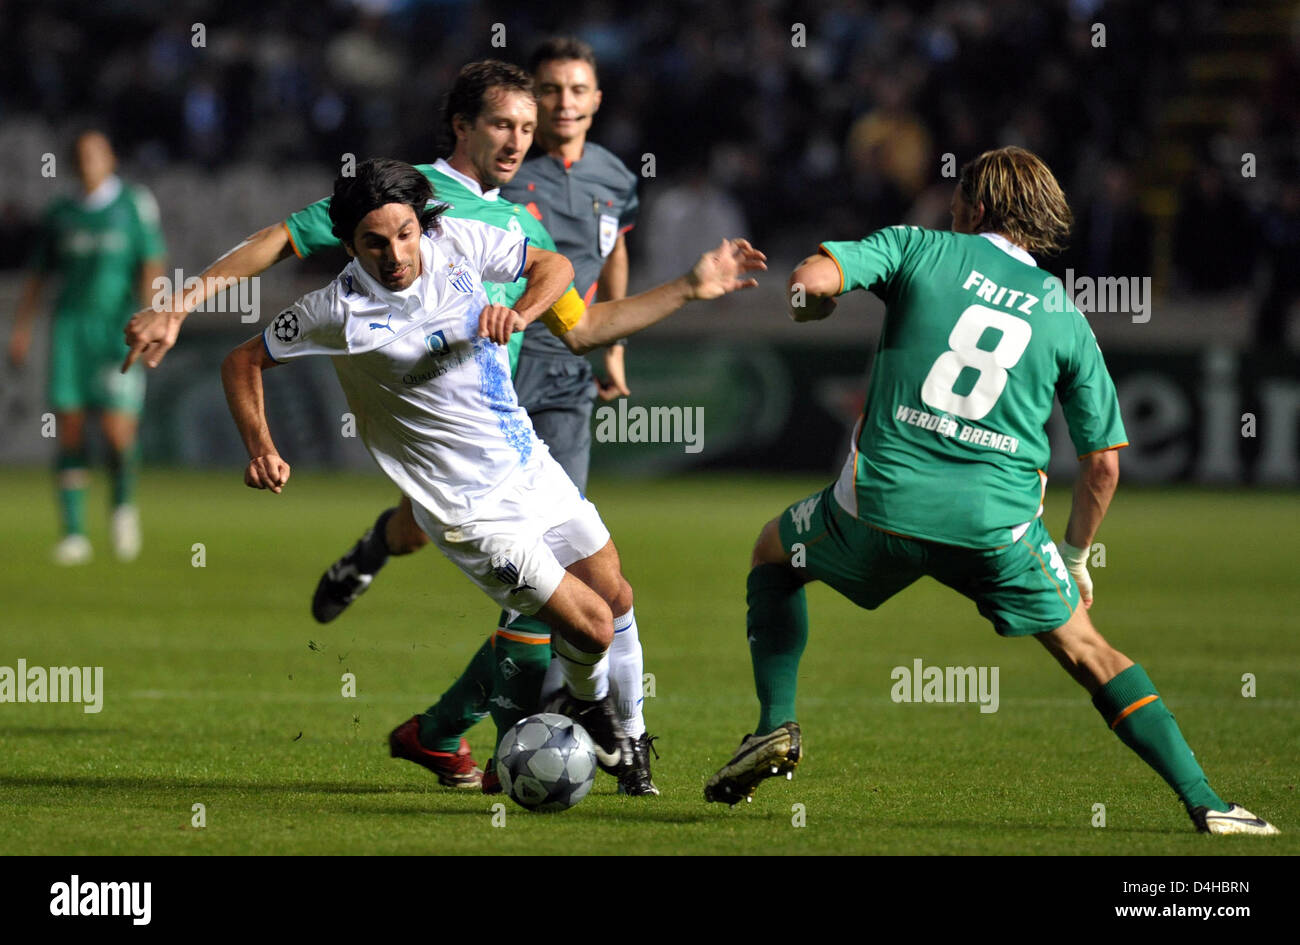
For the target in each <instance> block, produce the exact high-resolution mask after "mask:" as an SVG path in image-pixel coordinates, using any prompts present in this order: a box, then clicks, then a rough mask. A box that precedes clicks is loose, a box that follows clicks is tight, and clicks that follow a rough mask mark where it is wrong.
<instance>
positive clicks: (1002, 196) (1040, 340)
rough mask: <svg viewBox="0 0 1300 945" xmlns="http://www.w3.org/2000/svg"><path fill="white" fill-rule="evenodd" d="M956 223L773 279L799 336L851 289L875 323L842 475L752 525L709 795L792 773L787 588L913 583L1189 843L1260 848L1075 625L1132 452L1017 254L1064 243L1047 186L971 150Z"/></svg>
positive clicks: (1084, 346) (1086, 602)
mask: <svg viewBox="0 0 1300 945" xmlns="http://www.w3.org/2000/svg"><path fill="white" fill-rule="evenodd" d="M952 218H953V223H952V232H948V233H945V232H941V231H937V230H926V229H921V228H919V227H914V226H912V227H908V226H895V227H890V228H887V229H883V230H878V231H877V232H875V233H873V234H872V235H871V236H869V237H867V238H866V239H864V240H861V241H858V242H845V243H823V244H822V245H821V248H820V250H821V254H820V255H818V256H812V257H809V258H808V259H805V260H804V261H803V262H802V263H801V264H800V265H799V266H798V268H796V269H795V271H794V273H793V274H792V275H791V277H790V283H789V290H790V297H789V302H790V312H791V316H792V317H793V318H794V319H795V320H796V321H810V320H814V319H821V318H825V317H826V316H828V315H830V314H831V312H832V311H834V309H835V298H836V297H837V296H839V295H842V294H843V293H845V292H850V291H853V290H854V289H866V290H868V291H870V292H873V293H875V294H876V295H878V296H879V297H880V298H881V299H882V300H883V301H884V302H885V306H886V315H885V323H884V326H883V328H882V329H881V338H880V343H879V346H878V351H877V356H876V360H875V363H874V364H873V366H872V371H871V382H870V390H869V392H868V396H867V404H866V407H865V409H864V411H863V414H862V417H861V419H860V420H859V421H858V425H857V428H856V429H855V430H854V433H853V442H852V449H851V451H850V453H849V457H848V460H847V462H846V463H845V465H844V470H843V472H842V474H841V475H840V478H839V479H838V480H837V481H836V482H835V483H833V484H831V485H830V486H827V487H826V488H825V489H822V490H819V491H818V492H816V493H814V494H813V495H811V496H808V497H807V498H805V499H803V500H801V501H799V502H796V503H795V504H794V505H792V506H790V507H789V508H788V509H787V510H786V511H785V512H783V513H782V514H781V515H780V516H778V517H777V518H774V519H772V521H770V522H768V523H767V524H766V525H765V526H764V527H763V529H762V532H761V533H760V534H759V537H758V541H757V542H756V544H755V546H754V554H753V565H752V570H751V571H750V573H749V579H748V596H747V600H748V607H749V612H748V618H747V626H748V636H749V646H750V656H751V659H752V661H753V666H754V680H755V686H756V689H757V692H758V698H759V705H760V713H759V721H758V726H757V728H755V730H754V734H752V735H748V736H746V737H745V738H744V739H743V740H742V741H741V745H740V749H739V750H738V751H737V753H736V754H735V756H734V757H733V758H732V759H731V761H730V762H728V763H727V764H726V765H725V766H723V768H722V769H721V770H720V771H718V773H717V774H715V775H714V776H713V777H712V778H710V779H709V781H708V783H707V785H706V786H705V789H704V795H705V799H706V800H709V801H725V802H727V803H729V804H735V803H736V802H737V801H739V800H740V799H742V798H745V799H749V798H750V797H751V796H752V794H753V792H754V790H755V788H756V787H757V785H758V783H759V781H761V780H763V779H764V778H767V777H772V776H774V775H777V774H783V773H784V774H786V775H787V776H788V775H790V774H791V773H793V771H794V768H795V766H796V765H797V764H798V763H799V760H800V758H801V756H802V753H803V747H802V744H801V739H802V735H801V732H800V729H799V725H798V723H797V722H796V721H795V707H794V705H795V686H796V682H797V678H798V668H799V658H800V656H801V654H802V653H803V649H804V646H805V644H806V642H807V639H808V613H807V606H806V603H805V599H804V590H803V587H804V585H805V584H807V583H809V582H811V581H824V582H825V583H827V584H829V585H830V586H831V587H833V588H835V590H837V591H839V592H840V593H841V594H843V595H844V596H845V597H847V598H849V599H850V600H852V601H853V602H854V603H856V604H858V605H859V606H861V607H864V608H866V609H868V610H874V609H875V608H877V607H879V606H880V605H881V604H882V603H884V602H885V601H886V600H888V599H889V598H890V597H892V596H893V595H894V594H896V593H898V592H899V591H901V590H902V589H903V588H905V587H907V586H908V585H909V584H911V583H912V582H914V581H916V580H917V579H918V578H920V577H922V576H923V575H929V576H931V577H933V578H935V579H936V580H938V581H940V582H941V583H943V584H946V585H947V586H949V587H951V588H953V589H954V590H956V591H959V592H960V593H962V594H964V595H966V596H967V597H969V598H970V599H972V600H973V601H974V602H975V604H976V606H977V608H978V609H979V612H980V613H981V614H982V615H984V616H985V617H987V618H988V619H989V620H990V621H991V622H992V624H993V626H994V629H995V630H996V631H997V632H998V633H999V634H1001V635H1003V636H1034V637H1036V638H1037V639H1038V641H1039V642H1040V643H1042V644H1043V646H1044V647H1046V649H1047V651H1048V652H1049V653H1051V654H1052V655H1053V656H1054V657H1056V659H1057V660H1058V661H1059V662H1060V663H1061V665H1062V666H1063V667H1064V668H1065V670H1066V671H1067V672H1068V673H1069V674H1070V675H1071V677H1073V678H1074V680H1075V681H1076V682H1078V683H1079V684H1080V685H1082V686H1083V687H1084V688H1085V689H1086V690H1087V691H1088V693H1089V694H1090V695H1091V696H1092V702H1093V705H1094V706H1095V707H1096V708H1097V710H1098V712H1100V713H1101V716H1102V718H1103V719H1104V720H1105V722H1106V724H1107V725H1108V726H1109V727H1110V728H1111V730H1112V731H1114V732H1115V734H1116V735H1117V736H1118V737H1119V738H1120V739H1121V740H1122V741H1123V742H1124V743H1125V744H1126V745H1128V746H1129V747H1130V748H1132V749H1133V750H1134V751H1136V752H1137V753H1138V755H1139V756H1141V758H1142V759H1143V760H1144V761H1146V762H1147V763H1148V764H1149V765H1150V766H1151V767H1152V768H1154V769H1155V770H1156V772H1157V773H1159V774H1160V776H1161V777H1163V778H1164V779H1165V781H1166V782H1168V784H1169V785H1170V787H1172V788H1173V789H1174V791H1175V792H1176V793H1177V794H1178V797H1179V799H1180V800H1182V802H1183V804H1184V805H1185V806H1186V808H1187V811H1188V814H1189V815H1190V816H1191V819H1192V822H1193V823H1194V824H1195V825H1196V827H1197V829H1198V830H1201V831H1204V832H1209V833H1250V834H1261V835H1262V834H1270V833H1276V832H1277V831H1276V828H1274V827H1273V826H1272V825H1271V824H1269V823H1267V822H1266V821H1264V820H1262V819H1260V818H1258V817H1256V816H1255V815H1254V814H1252V813H1250V812H1249V811H1247V810H1245V809H1244V808H1242V807H1240V806H1239V805H1236V804H1229V803H1226V802H1225V801H1223V799H1222V798H1220V797H1219V795H1218V794H1216V793H1215V792H1214V791H1213V790H1212V789H1211V788H1210V785H1209V782H1208V781H1207V780H1206V777H1205V774H1204V773H1203V772H1202V770H1201V767H1200V765H1199V764H1198V763H1197V761H1196V759H1195V757H1193V755H1192V751H1191V749H1190V748H1189V747H1188V745H1187V742H1186V741H1185V740H1184V739H1183V735H1182V732H1181V731H1180V730H1179V728H1178V724H1177V723H1176V722H1175V721H1174V717H1173V715H1172V714H1171V713H1170V711H1169V710H1168V709H1167V708H1166V707H1165V704H1164V701H1163V700H1162V699H1161V698H1160V696H1159V694H1158V693H1157V692H1156V689H1155V686H1154V685H1153V684H1152V682H1151V680H1150V679H1149V678H1148V677H1147V674H1146V671H1145V670H1143V668H1142V667H1141V666H1139V665H1137V664H1135V663H1134V662H1133V661H1132V660H1130V659H1129V658H1128V657H1127V656H1125V655H1124V654H1123V653H1121V652H1119V651H1118V650H1116V649H1114V648H1113V647H1112V646H1111V645H1110V644H1109V643H1107V642H1106V641H1105V640H1104V639H1103V638H1102V636H1101V634H1099V633H1098V632H1097V630H1096V628H1095V627H1094V626H1093V624H1092V621H1091V620H1090V619H1089V616H1088V608H1089V607H1091V606H1092V601H1093V593H1092V580H1091V578H1090V577H1089V575H1088V569H1087V560H1088V553H1089V549H1090V548H1091V547H1092V541H1093V538H1094V536H1095V535H1096V533H1097V529H1098V528H1099V527H1100V525H1101V521H1102V518H1103V517H1104V516H1105V514H1106V510H1107V508H1108V507H1109V505H1110V500H1111V497H1112V496H1113V495H1114V493H1115V488H1116V485H1117V484H1118V482H1119V458H1118V450H1119V449H1120V448H1121V447H1123V446H1126V445H1127V443H1128V440H1127V436H1126V434H1125V431H1124V425H1123V423H1122V421H1121V419H1120V412H1119V402H1118V400H1117V398H1116V396H1115V385H1114V384H1113V383H1112V381H1111V378H1110V374H1109V373H1108V372H1107V370H1106V364H1105V361H1104V360H1103V359H1102V355H1101V351H1100V349H1099V348H1098V346H1097V342H1096V339H1095V338H1094V337H1093V334H1092V330H1091V328H1090V327H1089V325H1088V323H1087V321H1086V320H1085V319H1084V317H1083V316H1082V315H1081V314H1080V313H1079V312H1078V310H1077V309H1075V308H1074V306H1073V305H1072V304H1071V303H1070V301H1069V299H1068V298H1067V297H1066V296H1065V294H1064V292H1063V291H1062V290H1061V287H1060V285H1059V282H1058V281H1057V280H1055V279H1052V278H1050V277H1049V278H1047V279H1044V276H1043V274H1042V272H1041V271H1040V270H1039V269H1038V268H1037V266H1036V264H1035V262H1034V260H1033V257H1032V256H1030V253H1031V252H1036V253H1043V252H1054V251H1059V250H1060V248H1061V245H1062V242H1063V241H1064V239H1065V237H1066V236H1067V235H1068V233H1069V229H1070V225H1071V221H1072V216H1071V213H1070V208H1069V206H1068V205H1067V204H1066V201H1065V196H1064V194H1063V193H1062V192H1061V189H1060V186H1059V185H1058V184H1057V182H1056V179H1055V177H1053V175H1052V173H1051V171H1050V170H1048V168H1047V166H1046V165H1045V164H1044V163H1043V162H1042V161H1041V160H1039V159H1038V158H1037V157H1036V156H1034V155H1033V154H1031V153H1030V152H1028V151H1025V150H1023V149H1020V148H1002V149H1000V150H996V151H988V152H985V153H984V154H982V155H980V156H979V157H978V158H977V159H975V160H974V161H972V162H971V163H969V164H967V165H966V166H965V167H964V168H962V172H961V177H960V181H959V183H958V185H957V187H956V189H955V190H954V192H953V197H952ZM1057 396H1059V397H1060V400H1061V407H1062V409H1063V411H1064V414H1065V419H1066V422H1067V424H1068V426H1069V430H1070V437H1071V439H1072V441H1073V443H1074V446H1075V449H1076V450H1077V451H1078V455H1079V475H1078V477H1077V479H1076V480H1075V486H1074V500H1073V503H1072V505H1071V508H1070V517H1069V522H1068V524H1067V525H1066V529H1065V542H1064V543H1063V544H1062V546H1061V548H1060V549H1059V550H1058V549H1057V547H1056V545H1055V544H1054V543H1053V541H1052V539H1051V536H1050V535H1049V534H1048V532H1047V528H1046V527H1045V526H1044V525H1043V522H1042V519H1041V516H1042V513H1043V505H1042V500H1043V495H1044V490H1045V488H1046V484H1047V476H1046V474H1044V473H1043V472H1042V470H1043V469H1046V468H1047V464H1048V458H1049V454H1050V448H1049V445H1048V440H1047V434H1046V432H1045V430H1044V427H1045V425H1046V423H1047V420H1048V416H1049V415H1050V414H1051V411H1052V403H1053V400H1054V398H1055V397H1057Z"/></svg>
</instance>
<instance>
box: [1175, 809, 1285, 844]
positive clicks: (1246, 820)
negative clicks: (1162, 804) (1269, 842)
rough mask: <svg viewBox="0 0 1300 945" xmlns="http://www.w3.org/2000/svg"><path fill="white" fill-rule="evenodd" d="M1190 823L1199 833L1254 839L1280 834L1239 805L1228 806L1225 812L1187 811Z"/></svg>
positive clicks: (1261, 818) (1270, 825) (1260, 818)
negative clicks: (1239, 834) (1231, 834)
mask: <svg viewBox="0 0 1300 945" xmlns="http://www.w3.org/2000/svg"><path fill="white" fill-rule="evenodd" d="M1188 813H1189V814H1191V817H1192V823H1194V824H1196V829H1197V830H1199V831H1200V832H1201V833H1214V834H1228V833H1244V834H1251V835H1252V836H1256V837H1272V836H1276V835H1277V834H1279V833H1281V832H1282V831H1280V830H1278V829H1277V828H1276V827H1274V826H1273V825H1272V824H1270V823H1269V822H1268V821H1267V820H1265V819H1264V818H1263V817H1256V816H1255V815H1254V814H1252V813H1251V812H1250V811H1248V810H1246V808H1244V807H1242V806H1241V805H1240V804H1229V805H1228V809H1227V810H1225V811H1219V810H1210V809H1209V808H1208V807H1196V808H1193V809H1192V810H1190V811H1188Z"/></svg>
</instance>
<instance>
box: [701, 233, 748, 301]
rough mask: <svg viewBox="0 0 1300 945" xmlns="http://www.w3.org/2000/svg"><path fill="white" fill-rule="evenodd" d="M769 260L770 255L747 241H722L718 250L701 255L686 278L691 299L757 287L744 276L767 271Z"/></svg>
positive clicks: (707, 297) (717, 295)
mask: <svg viewBox="0 0 1300 945" xmlns="http://www.w3.org/2000/svg"><path fill="white" fill-rule="evenodd" d="M766 260H767V256H765V255H764V254H763V253H760V252H759V251H758V250H756V249H755V248H754V247H753V246H750V245H749V241H748V240H723V241H722V243H721V245H719V246H718V248H717V249H712V250H709V251H708V252H707V253H705V254H704V255H703V256H701V257H700V258H699V260H697V261H696V263H695V266H694V268H693V269H691V271H690V274H689V275H688V276H687V279H688V281H689V282H690V284H691V297H692V298H695V299H716V298H718V297H719V296H721V295H726V294H727V293H728V292H735V291H736V290H738V289H747V288H750V287H751V286H756V285H758V280H757V279H754V278H745V277H744V276H745V273H748V272H761V271H763V270H765V269H766V268H767V262H766Z"/></svg>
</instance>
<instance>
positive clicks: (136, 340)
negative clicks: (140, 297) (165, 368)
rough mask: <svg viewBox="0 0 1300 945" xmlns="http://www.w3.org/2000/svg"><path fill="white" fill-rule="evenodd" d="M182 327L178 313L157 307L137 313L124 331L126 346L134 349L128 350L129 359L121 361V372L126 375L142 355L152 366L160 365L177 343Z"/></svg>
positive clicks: (127, 357) (146, 362) (145, 361)
mask: <svg viewBox="0 0 1300 945" xmlns="http://www.w3.org/2000/svg"><path fill="white" fill-rule="evenodd" d="M180 330H181V317H180V315H179V314H177V313H176V312H170V311H165V310H159V309H156V308H145V309H141V310H140V311H138V312H136V313H135V314H134V315H132V316H131V320H130V321H129V322H127V323H126V328H125V330H124V334H125V335H126V345H127V347H128V348H130V349H131V350H130V351H128V352H127V353H126V360H125V361H123V362H122V373H123V374H125V373H126V371H127V369H128V368H130V367H131V365H132V364H134V363H135V362H136V359H137V358H140V357H143V358H144V363H145V364H147V365H149V367H151V368H155V367H157V366H158V364H159V363H160V362H161V361H162V359H163V357H164V356H165V355H166V354H167V352H168V351H170V350H171V349H172V346H173V345H174V344H176V336H177V335H179V334H180Z"/></svg>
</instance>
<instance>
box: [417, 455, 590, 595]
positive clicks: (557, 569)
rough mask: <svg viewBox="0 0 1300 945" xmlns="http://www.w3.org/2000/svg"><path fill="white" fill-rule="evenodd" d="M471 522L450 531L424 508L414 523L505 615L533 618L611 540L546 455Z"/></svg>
mask: <svg viewBox="0 0 1300 945" xmlns="http://www.w3.org/2000/svg"><path fill="white" fill-rule="evenodd" d="M519 479H520V481H519V483H518V485H516V486H513V487H510V488H508V489H507V490H506V491H505V493H504V494H503V496H502V497H501V499H500V501H498V502H494V503H493V504H492V506H491V507H490V508H488V509H485V510H483V511H482V513H481V514H480V516H479V517H478V518H476V519H475V520H474V521H472V522H467V523H465V524H462V525H459V526H457V527H455V528H446V527H445V526H443V525H440V524H439V523H438V522H436V521H434V519H433V517H432V516H431V515H430V514H429V512H428V511H427V510H426V509H424V508H423V507H422V506H421V505H420V504H419V503H417V502H412V503H411V511H412V512H413V513H414V516H415V522H416V524H417V525H419V526H420V528H421V530H423V531H424V533H425V534H426V535H428V536H429V538H430V539H431V540H432V541H433V543H434V544H436V545H437V546H438V548H439V549H441V551H442V553H443V554H444V555H446V556H447V557H448V558H449V559H450V560H451V562H452V563H453V564H454V565H456V567H458V568H460V569H461V571H463V572H464V573H465V575H466V577H468V578H469V579H470V580H471V581H473V582H474V583H475V584H477V585H478V586H479V587H480V588H482V590H483V593H485V594H487V595H488V597H491V598H492V599H493V600H494V601H496V603H497V604H498V605H499V606H500V607H501V608H502V609H503V610H513V611H517V612H519V613H521V614H529V615H532V614H535V613H537V611H539V610H541V609H542V606H543V605H544V604H545V603H546V602H547V601H548V600H550V599H551V595H552V594H554V593H555V589H556V588H558V587H559V586H560V581H562V580H563V579H564V574H565V571H564V569H565V568H567V567H568V566H569V565H571V564H573V563H574V562H575V561H581V560H582V559H583V558H589V557H591V556H592V555H594V554H595V553H596V552H597V551H599V550H600V549H601V548H604V547H605V545H606V544H607V543H608V542H609V529H608V528H606V527H605V523H604V522H602V521H601V520H600V513H599V512H597V511H596V507H595V506H594V505H592V504H591V502H589V501H588V500H587V499H584V498H583V497H582V494H581V493H580V492H578V488H577V486H575V485H574V484H573V482H572V481H571V480H570V479H569V477H568V476H567V475H566V474H565V472H564V470H563V469H561V468H560V464H559V463H557V462H556V461H555V460H554V459H552V458H551V457H550V456H549V455H544V458H543V460H542V462H541V463H540V465H539V467H536V468H535V469H533V470H528V471H527V472H523V473H521V475H520V477H519Z"/></svg>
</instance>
